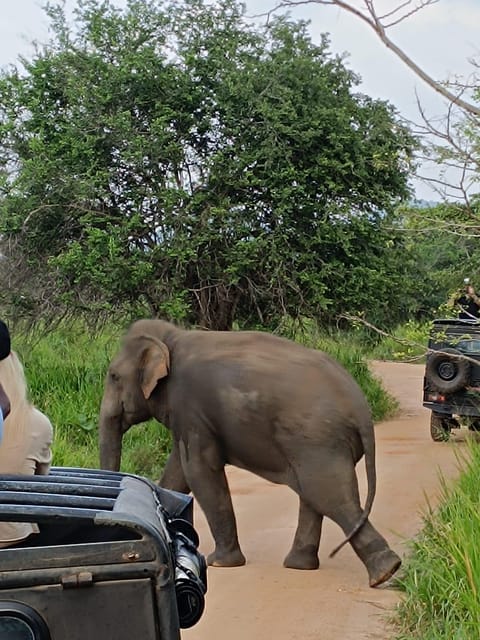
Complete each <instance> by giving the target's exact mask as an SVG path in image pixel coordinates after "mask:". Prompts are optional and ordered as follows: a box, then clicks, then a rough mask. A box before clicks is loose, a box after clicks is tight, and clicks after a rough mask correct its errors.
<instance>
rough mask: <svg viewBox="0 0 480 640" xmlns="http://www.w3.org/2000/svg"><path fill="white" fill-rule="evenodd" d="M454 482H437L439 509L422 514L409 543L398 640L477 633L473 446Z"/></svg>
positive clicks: (477, 475)
mask: <svg viewBox="0 0 480 640" xmlns="http://www.w3.org/2000/svg"><path fill="white" fill-rule="evenodd" d="M462 464H463V471H462V474H461V476H460V479H459V480H458V482H456V483H455V484H454V485H453V486H447V485H446V483H445V482H442V487H443V489H442V496H441V502H440V507H439V508H438V509H437V510H435V511H432V510H431V509H430V510H429V511H428V512H427V514H426V515H425V519H424V529H423V531H422V533H421V534H420V535H419V537H418V538H417V539H416V540H414V541H413V542H412V543H411V555H410V558H409V559H408V560H407V562H406V563H405V566H404V575H403V577H402V578H401V579H400V580H399V586H400V588H401V589H402V590H403V591H404V598H403V601H402V603H401V605H400V607H399V609H398V612H397V614H396V615H395V619H394V623H395V624H396V627H397V629H398V634H397V636H396V638H398V640H407V639H408V640H416V639H418V640H472V638H478V637H479V633H480V631H479V629H480V598H479V596H480V545H479V543H478V536H479V531H480V497H479V486H480V448H479V445H478V443H475V442H472V443H471V446H470V447H469V448H468V453H467V454H466V457H465V460H462Z"/></svg>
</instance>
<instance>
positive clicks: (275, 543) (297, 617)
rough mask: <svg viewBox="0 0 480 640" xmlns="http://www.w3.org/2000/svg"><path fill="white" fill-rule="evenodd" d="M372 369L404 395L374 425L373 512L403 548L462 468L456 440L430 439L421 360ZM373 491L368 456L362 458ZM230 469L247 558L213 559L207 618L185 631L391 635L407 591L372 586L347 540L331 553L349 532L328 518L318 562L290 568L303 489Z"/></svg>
mask: <svg viewBox="0 0 480 640" xmlns="http://www.w3.org/2000/svg"><path fill="white" fill-rule="evenodd" d="M372 370H373V371H374V373H375V375H377V376H378V377H379V378H381V379H382V381H383V384H384V386H385V387H386V388H387V389H388V390H389V391H390V393H392V395H394V396H395V397H396V398H397V400H398V401H399V404H400V412H399V415H398V416H397V417H396V418H395V419H394V420H389V421H386V422H382V423H379V424H378V425H376V441H377V476H378V480H377V494H376V499H375V502H374V506H373V510H372V514H371V521H372V523H373V524H374V525H375V527H376V528H377V529H378V530H379V531H380V532H381V533H382V534H383V535H384V536H385V537H386V538H387V540H388V541H389V543H390V545H391V547H392V548H393V549H394V550H395V551H396V552H397V553H398V554H399V555H400V556H401V557H404V556H405V554H406V553H407V552H408V547H407V544H406V542H407V541H408V540H409V539H410V538H412V537H413V536H414V535H415V534H416V533H418V531H419V530H420V529H421V526H422V511H423V510H424V508H425V505H426V501H425V496H428V498H429V501H430V502H431V503H433V504H435V502H436V500H437V499H438V495H439V492H440V483H439V471H441V473H442V475H443V476H444V477H445V478H447V479H449V478H450V479H451V478H455V477H456V476H457V475H458V467H457V464H458V463H457V458H456V455H455V449H456V447H459V446H460V447H461V446H462V445H461V443H455V442H452V443H434V442H433V441H432V440H431V439H430V432H429V411H427V410H426V409H424V408H423V407H422V406H421V398H422V381H423V366H422V365H416V364H403V363H388V362H374V363H372ZM357 474H358V477H359V482H360V488H361V492H362V496H365V493H366V478H365V472H364V463H363V459H362V461H361V462H360V463H359V465H358V466H357ZM228 478H229V483H230V487H231V491H232V498H233V504H234V509H235V513H236V516H237V522H238V529H239V539H240V544H241V547H242V550H243V552H244V554H245V555H246V557H247V565H246V566H244V567H236V568H210V569H209V574H208V579H209V590H208V594H207V601H206V610H205V613H204V615H203V618H202V619H201V621H200V622H199V623H198V624H197V625H195V626H194V627H193V628H192V629H189V630H184V631H183V632H182V638H184V639H185V640H217V639H218V640H220V639H222V640H224V639H225V638H228V640H257V639H258V640H270V639H275V640H297V639H298V640H314V639H315V640H340V639H341V640H365V639H369V640H375V639H377V640H385V639H386V638H389V637H391V636H392V629H391V627H390V626H389V623H388V616H389V614H390V612H391V611H392V610H393V609H394V608H395V605H396V604H397V603H398V601H399V598H400V593H399V592H398V591H396V590H394V589H393V588H391V587H389V586H384V587H380V588H377V589H371V588H369V587H368V578H367V572H366V569H365V568H364V566H363V564H362V563H361V562H360V560H359V559H358V558H357V556H356V555H355V554H354V552H353V550H352V549H351V547H350V546H347V547H344V549H342V551H340V552H339V553H338V555H337V556H335V557H334V558H333V559H330V558H328V554H329V552H330V551H331V550H332V549H333V548H334V547H335V545H336V544H337V543H338V542H340V541H341V540H342V539H343V532H342V531H341V529H340V528H339V527H338V526H337V525H336V524H335V523H333V522H331V521H330V520H327V519H325V521H324V526H323V533H322V542H321V545H320V569H319V570H318V571H296V570H293V569H284V568H283V567H282V562H283V558H284V556H285V555H286V554H287V552H288V550H289V549H290V545H291V543H292V540H293V536H294V532H295V529H296V525H297V510H298V503H297V497H296V495H295V494H294V493H293V492H292V491H291V490H289V489H288V488H286V487H283V486H279V485H274V484H271V483H269V482H267V481H265V480H262V479H261V478H258V477H256V476H254V475H252V474H249V473H247V472H245V471H242V470H240V469H236V468H229V469H228ZM195 524H196V528H197V531H198V533H199V535H200V540H201V551H202V552H203V553H205V554H207V553H209V552H210V551H211V550H212V549H213V542H212V538H211V535H210V532H209V530H208V527H207V525H206V521H205V518H204V516H203V514H202V513H201V512H200V511H199V510H198V509H196V511H195Z"/></svg>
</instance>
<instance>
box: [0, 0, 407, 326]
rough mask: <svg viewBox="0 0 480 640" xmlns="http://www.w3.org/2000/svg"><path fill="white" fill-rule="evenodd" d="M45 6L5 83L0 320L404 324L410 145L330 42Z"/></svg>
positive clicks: (230, 14)
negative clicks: (402, 230)
mask: <svg viewBox="0 0 480 640" xmlns="http://www.w3.org/2000/svg"><path fill="white" fill-rule="evenodd" d="M47 12H48V15H49V17H50V19H51V28H52V39H51V41H50V43H48V44H47V45H46V46H43V47H40V48H38V51H37V53H36V55H35V56H34V57H33V59H31V60H23V66H24V69H15V68H13V69H8V70H4V72H3V73H2V75H1V77H0V96H1V99H0V225H1V230H2V233H3V241H2V251H3V253H4V254H5V255H6V256H7V260H4V261H3V262H2V265H1V268H2V270H3V278H4V283H8V287H7V289H6V291H4V292H3V293H2V296H3V298H2V300H1V301H2V303H3V304H4V305H5V307H4V308H7V305H8V306H10V308H12V305H13V308H14V313H15V315H16V317H18V316H19V315H21V314H23V315H25V316H26V317H34V318H36V317H39V316H42V317H55V318H57V319H58V318H59V317H60V316H65V315H72V314H73V315H78V314H80V313H87V314H90V315H92V312H93V315H98V314H101V313H102V312H104V311H105V312H107V313H108V314H111V313H112V312H113V311H114V310H115V309H119V308H121V309H125V308H128V309H130V310H131V311H132V312H133V313H139V312H140V311H141V312H142V313H151V314H158V315H162V316H165V317H169V318H174V319H182V320H185V321H187V322H194V323H197V324H200V325H204V326H208V327H212V328H222V329H225V328H231V326H232V322H233V321H234V320H235V321H236V322H238V324H239V325H240V326H246V325H255V324H263V325H264V326H270V327H271V326H276V324H277V323H278V321H279V320H280V319H281V318H282V317H283V316H285V315H289V316H292V317H299V316H305V315H307V316H311V317H317V318H320V319H321V320H324V321H327V322H333V321H334V320H335V319H336V318H337V316H338V314H340V313H342V312H343V311H348V312H350V313H358V312H362V313H363V312H365V313H366V315H367V316H368V317H369V318H370V320H372V321H374V322H381V323H383V324H384V325H385V326H387V325H392V324H394V323H396V322H397V321H398V320H399V319H401V318H403V317H404V315H405V313H406V312H407V311H408V310H409V305H410V304H411V303H412V300H414V297H413V296H412V295H411V291H412V290H414V289H415V284H414V283H412V279H411V278H410V279H409V278H407V277H406V274H407V273H408V272H409V270H411V267H412V263H411V262H410V263H409V262H408V259H406V257H407V254H406V252H405V245H404V240H403V236H401V235H400V234H399V233H398V232H397V231H395V225H394V224H393V223H394V220H395V218H394V208H395V205H396V204H397V203H398V202H399V200H400V199H401V198H403V197H405V196H406V195H407V193H408V191H407V179H408V174H409V170H410V156H411V150H412V146H413V141H412V138H411V136H410V134H409V132H408V131H407V130H406V129H405V128H404V127H403V126H401V125H400V124H399V121H398V119H397V117H396V114H395V112H394V110H393V108H392V107H391V106H390V105H388V104H387V103H384V102H381V101H378V100H377V101H376V100H372V99H370V98H368V97H367V96H365V95H361V94H359V93H355V85H356V84H357V82H358V78H357V77H356V76H355V74H354V73H352V72H351V71H350V70H348V69H347V67H346V66H345V64H344V63H343V61H342V60H341V59H339V58H337V57H334V56H332V55H331V54H330V53H329V51H328V42H327V39H326V38H323V40H322V41H321V43H320V44H318V45H317V44H314V43H313V42H312V41H311V39H310V37H309V36H308V33H307V25H306V24H304V23H302V22H299V23H295V22H291V21H289V20H288V19H287V18H276V19H274V20H272V22H271V24H270V25H269V27H268V28H263V27H262V28H260V27H258V26H255V25H254V24H252V23H249V22H248V21H247V20H246V18H245V15H244V7H243V6H242V5H240V4H237V3H236V2H235V0H222V1H221V2H215V3H208V4H207V3H206V2H203V0H181V1H178V2H177V1H176V2H173V3H168V2H158V1H144V0H142V1H139V0H130V1H129V2H128V3H127V6H126V8H125V9H124V10H120V9H118V8H115V6H114V5H113V4H112V3H111V2H110V1H109V0H106V1H104V2H101V3H99V2H95V1H94V0H80V1H79V2H78V6H77V8H76V10H75V14H74V20H73V22H71V21H67V19H66V17H65V15H64V10H63V9H62V7H61V6H53V7H50V8H48V9H47Z"/></svg>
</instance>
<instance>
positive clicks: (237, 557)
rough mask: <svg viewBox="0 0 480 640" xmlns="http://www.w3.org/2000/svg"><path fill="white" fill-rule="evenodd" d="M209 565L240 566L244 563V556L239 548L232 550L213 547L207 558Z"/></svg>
mask: <svg viewBox="0 0 480 640" xmlns="http://www.w3.org/2000/svg"><path fill="white" fill-rule="evenodd" d="M207 563H208V565H209V566H211V567H242V566H243V565H244V564H245V563H246V559H245V556H244V555H243V553H242V552H241V551H240V549H235V550H234V551H218V550H217V549H215V551H213V553H211V554H210V555H209V556H208V558H207Z"/></svg>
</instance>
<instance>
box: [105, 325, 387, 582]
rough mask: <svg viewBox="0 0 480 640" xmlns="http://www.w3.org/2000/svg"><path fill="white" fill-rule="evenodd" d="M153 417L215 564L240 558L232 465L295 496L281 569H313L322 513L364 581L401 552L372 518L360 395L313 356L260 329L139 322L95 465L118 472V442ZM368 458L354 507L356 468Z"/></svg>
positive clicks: (120, 362) (113, 384)
mask: <svg viewBox="0 0 480 640" xmlns="http://www.w3.org/2000/svg"><path fill="white" fill-rule="evenodd" d="M151 417H155V418H156V419H157V420H159V421H160V422H162V423H163V424H165V425H166V426H167V427H168V428H169V429H170V431H171V432H172V436H173V450H172V453H171V455H170V457H169V459H168V462H167V464H166V467H165V470H164V474H163V476H162V478H161V479H160V484H161V485H162V486H163V487H166V488H168V489H174V490H177V491H182V492H185V493H188V492H189V491H190V490H191V491H192V493H193V495H194V497H195V499H196V500H197V501H198V503H199V505H200V507H201V508H202V509H203V511H204V513H205V515H206V517H207V520H208V523H209V526H210V529H211V531H212V535H213V538H214V540H215V550H214V552H213V553H212V554H210V556H209V557H208V563H209V564H210V565H214V566H222V567H223V566H227V567H230V566H239V565H242V564H244V563H245V557H244V555H243V554H242V552H241V550H240V546H239V543H238V537H237V527H236V522H235V516H234V513H233V508H232V501H231V497H230V492H229V489H228V485H227V480H226V476H225V470H224V467H225V465H226V464H232V465H235V466H237V467H240V468H242V469H247V470H249V471H252V472H253V473H256V474H257V475H259V476H262V477H263V478H266V479H267V480H270V481H271V482H276V483H281V484H285V485H288V486H289V487H290V488H291V489H293V490H294V491H295V492H296V493H297V494H298V496H299V499H300V509H299V519H298V528H297V531H296V533H295V538H294V542H293V546H292V548H291V550H290V552H289V553H288V555H287V557H286V559H285V561H284V565H285V566H286V567H291V568H296V569H316V568H317V567H318V566H319V561H318V547H319V543H320V534H321V527H322V520H323V516H328V517H329V518H331V519H332V520H334V521H335V522H336V523H337V524H338V525H339V526H340V527H341V528H342V529H343V531H344V532H345V535H346V539H345V540H344V541H343V542H342V543H341V544H340V545H339V547H337V549H336V550H335V551H334V552H333V553H335V552H336V551H338V549H339V548H340V547H341V546H343V544H345V543H346V542H347V540H349V541H350V543H351V544H352V546H353V548H354V550H355V552H356V553H357V555H358V556H359V558H360V559H361V560H362V562H363V563H364V564H365V566H366V569H367V571H368V574H369V581H370V585H371V586H377V585H378V584H381V583H382V582H384V581H385V580H387V579H388V578H389V577H390V576H391V575H392V574H393V573H394V572H395V571H396V569H397V568H398V566H399V565H400V559H399V557H398V556H397V555H396V554H395V553H394V552H393V551H392V550H391V549H390V548H389V546H388V544H387V542H386V540H385V539H384V538H383V537H382V536H381V535H380V534H379V533H378V532H377V531H376V530H375V529H374V527H373V526H372V525H371V524H370V522H369V520H368V515H369V512H370V509H371V506H372V502H373V498H374V495H375V484H376V479H375V441H374V431H373V424H372V418H371V414H370V409H369V407H368V404H367V402H366V399H365V397H364V395H363V393H362V392H361V390H360V388H359V387H358V385H357V384H356V382H355V381H354V380H353V379H352V377H351V376H350V375H349V374H348V373H347V372H346V371H345V370H344V369H343V368H342V367H341V366H340V365H339V364H338V363H336V362H335V361H333V360H332V359H331V358H329V357H328V356H327V355H325V354H324V353H322V352H320V351H316V350H313V349H307V348H305V347H303V346H301V345H298V344H296V343H294V342H291V341H289V340H286V339H283V338H279V337H276V336H273V335H270V334H267V333H261V332H247V331H244V332H215V331H212V332H206V331H188V330H182V329H179V328H177V327H175V326H174V325H172V324H169V323H167V322H163V321H162V320H139V321H138V322H135V323H134V324H133V325H132V326H131V327H130V329H129V331H128V333H127V334H126V336H125V337H124V340H123V345H122V347H121V349H120V352H119V354H118V355H117V356H116V357H115V358H114V359H113V361H112V362H111V364H110V367H109V370H108V374H107V377H106V381H105V391H104V396H103V400H102V406H101V412H100V464H101V466H102V468H104V469H112V470H118V469H119V467H120V458H121V449H122V436H123V434H124V433H125V432H126V431H127V430H128V429H129V428H130V427H131V426H132V425H134V424H138V423H139V422H143V421H145V420H147V419H149V418H151ZM363 454H365V463H366V469H367V479H368V495H367V499H366V504H365V508H364V509H363V510H362V508H361V505H360V498H359V492H358V483H357V477H356V474H355V465H356V463H357V462H358V461H359V460H360V458H361V457H362V455H363Z"/></svg>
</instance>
